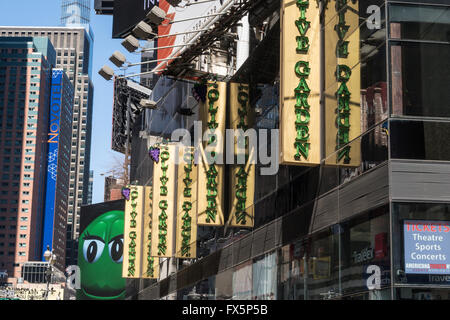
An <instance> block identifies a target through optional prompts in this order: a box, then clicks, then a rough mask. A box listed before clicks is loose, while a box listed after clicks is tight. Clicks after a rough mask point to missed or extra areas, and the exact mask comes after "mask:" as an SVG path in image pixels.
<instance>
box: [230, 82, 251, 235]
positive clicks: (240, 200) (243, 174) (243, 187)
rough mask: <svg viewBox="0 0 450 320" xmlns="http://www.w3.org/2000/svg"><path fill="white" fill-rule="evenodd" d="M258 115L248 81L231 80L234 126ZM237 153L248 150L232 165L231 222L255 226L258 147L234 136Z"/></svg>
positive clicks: (246, 123)
mask: <svg viewBox="0 0 450 320" xmlns="http://www.w3.org/2000/svg"><path fill="white" fill-rule="evenodd" d="M253 119H254V115H253V113H252V109H251V108H250V103H249V87H248V85H247V84H241V83H230V122H231V126H230V127H231V129H234V130H239V129H241V130H243V131H244V132H245V131H246V130H247V129H248V128H251V127H252V123H253ZM234 139H235V140H234V146H235V148H234V150H235V155H237V153H238V152H242V153H245V155H246V157H245V163H243V164H236V165H232V166H231V176H230V181H231V184H230V188H231V194H230V199H231V212H230V216H229V222H228V223H229V225H230V226H232V227H243V228H245V227H247V228H253V226H254V218H255V214H254V195H255V170H256V168H255V164H252V163H251V160H252V157H253V155H254V153H255V150H254V148H253V146H252V144H250V143H249V142H250V141H249V140H248V139H238V137H235V138H234Z"/></svg>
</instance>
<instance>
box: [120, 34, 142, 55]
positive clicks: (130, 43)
mask: <svg viewBox="0 0 450 320" xmlns="http://www.w3.org/2000/svg"><path fill="white" fill-rule="evenodd" d="M122 46H123V47H124V48H125V49H127V50H128V52H135V51H136V50H137V49H138V48H139V40H138V39H136V38H135V37H133V36H132V35H129V36H128V37H126V38H125V40H123V41H122Z"/></svg>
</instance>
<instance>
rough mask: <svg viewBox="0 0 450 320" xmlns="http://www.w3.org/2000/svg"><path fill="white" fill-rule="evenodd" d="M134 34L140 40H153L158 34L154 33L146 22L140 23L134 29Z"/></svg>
mask: <svg viewBox="0 0 450 320" xmlns="http://www.w3.org/2000/svg"><path fill="white" fill-rule="evenodd" d="M133 34H134V35H135V36H136V37H138V38H139V39H143V40H146V39H151V38H154V37H155V36H156V34H155V33H154V32H153V29H152V27H151V26H149V25H148V24H147V23H145V22H144V21H141V22H139V23H138V24H137V25H136V27H134V29H133Z"/></svg>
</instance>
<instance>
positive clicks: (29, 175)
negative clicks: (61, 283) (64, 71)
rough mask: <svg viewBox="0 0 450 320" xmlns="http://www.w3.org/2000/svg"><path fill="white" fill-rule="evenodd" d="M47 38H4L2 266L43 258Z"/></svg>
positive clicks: (0, 52) (16, 268)
mask: <svg viewBox="0 0 450 320" xmlns="http://www.w3.org/2000/svg"><path fill="white" fill-rule="evenodd" d="M55 60H56V52H55V49H54V48H53V46H52V44H51V43H50V41H49V40H48V38H46V37H17V38H14V37H0V166H1V181H0V268H1V269H4V270H7V272H8V275H9V276H10V277H11V276H14V277H18V276H19V275H20V266H21V264H22V263H24V262H26V261H30V260H39V259H40V256H41V236H42V234H41V230H42V219H43V208H44V201H45V192H44V188H43V185H44V182H45V176H46V171H47V170H46V169H47V168H46V166H45V164H46V163H47V162H46V157H47V145H46V142H47V129H48V121H49V118H48V111H49V97H50V76H51V68H52V66H53V65H54V64H55Z"/></svg>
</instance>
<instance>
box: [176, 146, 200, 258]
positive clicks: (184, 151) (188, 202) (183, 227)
mask: <svg viewBox="0 0 450 320" xmlns="http://www.w3.org/2000/svg"><path fill="white" fill-rule="evenodd" d="M178 152H179V161H180V162H179V164H178V179H177V182H178V188H177V189H178V193H177V196H178V197H177V203H178V205H177V232H176V251H175V257H177V258H189V259H193V258H196V256H197V165H195V163H194V148H193V147H186V146H183V145H179V149H178Z"/></svg>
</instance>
